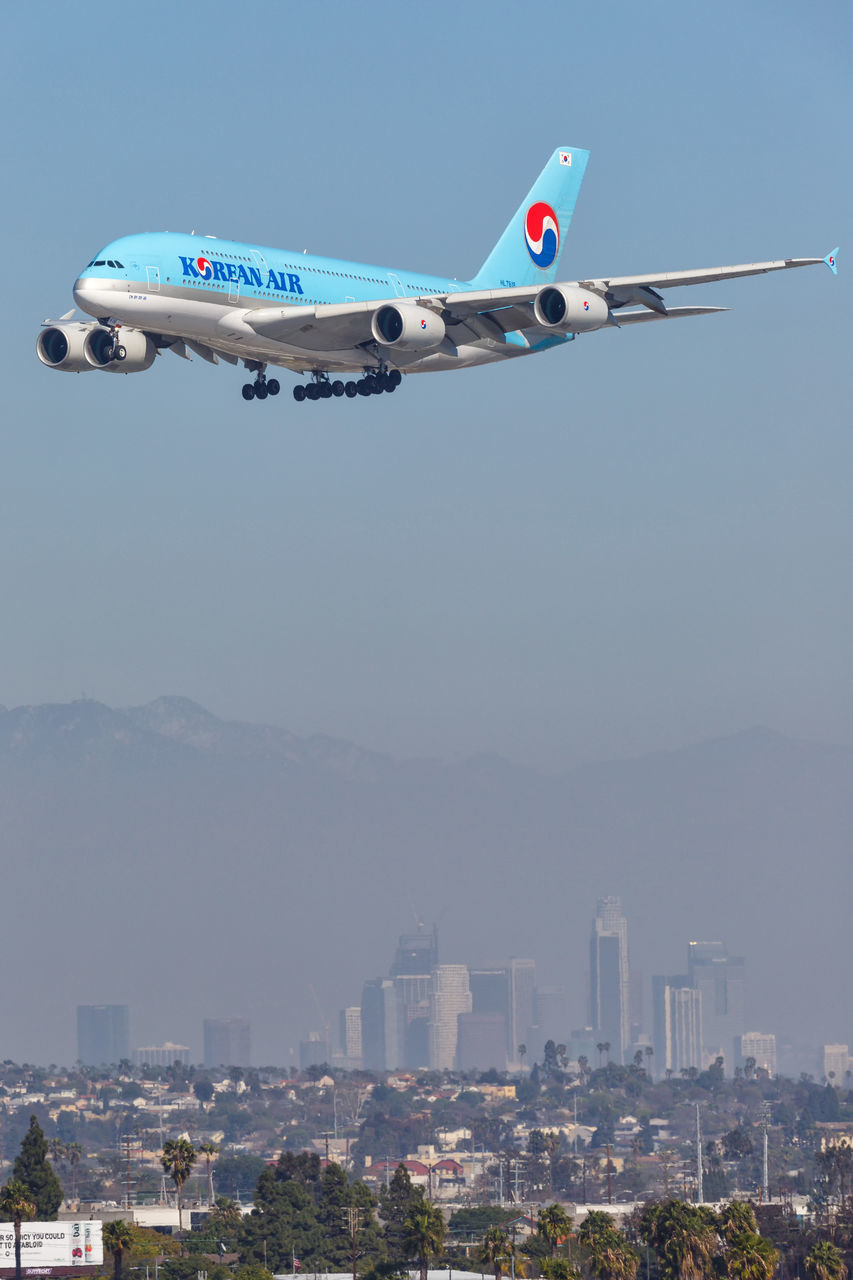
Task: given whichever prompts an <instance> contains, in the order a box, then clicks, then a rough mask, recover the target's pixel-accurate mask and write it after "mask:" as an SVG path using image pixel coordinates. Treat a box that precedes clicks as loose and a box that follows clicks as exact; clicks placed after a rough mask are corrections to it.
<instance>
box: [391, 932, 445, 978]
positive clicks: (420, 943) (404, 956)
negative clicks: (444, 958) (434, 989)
mask: <svg viewBox="0 0 853 1280" xmlns="http://www.w3.org/2000/svg"><path fill="white" fill-rule="evenodd" d="M437 964H438V930H437V929H433V930H432V932H431V933H426V932H425V930H424V929H423V928H420V929H419V930H418V932H417V933H402V934H401V935H400V937H399V939H398V942H397V950H396V952H395V954H394V963H393V964H392V965H391V977H392V978H397V977H399V976H400V975H402V974H421V973H426V974H431V973H432V971H433V969H434V968H435V967H436V965H437Z"/></svg>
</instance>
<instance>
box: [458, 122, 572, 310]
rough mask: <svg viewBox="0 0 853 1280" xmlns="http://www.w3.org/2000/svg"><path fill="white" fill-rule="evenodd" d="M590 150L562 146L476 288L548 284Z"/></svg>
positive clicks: (476, 280)
mask: <svg viewBox="0 0 853 1280" xmlns="http://www.w3.org/2000/svg"><path fill="white" fill-rule="evenodd" d="M588 159H589V152H588V151H579V150H577V149H576V148H574V147H558V149H557V150H556V151H555V152H554V154H553V155H552V156H551V158H550V159H549V161H548V163H547V164H546V165H545V168H544V169H543V170H542V172H541V173H540V175H539V177H538V178H537V179H536V181H535V182H534V184H533V186H532V187H531V188H530V191H529V192H528V193H527V195H526V197H525V198H524V200H523V202H522V204H521V207H520V208H519V210H518V212H517V213H516V215H515V217H514V218H513V219H512V221H511V222H510V224H509V226H508V227H507V229H506V231H505V232H504V233H503V235H502V236H501V238H500V240H499V241H498V242H497V244H496V245H495V247H494V249H493V250H492V252H491V253H490V254H489V256H488V258H487V259H486V261H485V262H484V263H483V265H482V267H481V268H480V270H479V272H478V273H477V275H476V276H475V277H474V279H473V280H472V281H471V284H472V286H473V287H474V288H475V289H499V288H511V287H513V286H514V285H531V284H549V283H550V282H551V281H552V280H556V278H557V268H558V266H559V263H560V254H561V252H562V249H563V241H564V238H565V236H566V233H567V231H568V229H569V224H570V222H571V220H572V214H573V213H574V211H575V201H576V200H577V198H578V192H579V191H580V187H581V183H582V182H583V175H584V171H585V170H586V162H587V160H588Z"/></svg>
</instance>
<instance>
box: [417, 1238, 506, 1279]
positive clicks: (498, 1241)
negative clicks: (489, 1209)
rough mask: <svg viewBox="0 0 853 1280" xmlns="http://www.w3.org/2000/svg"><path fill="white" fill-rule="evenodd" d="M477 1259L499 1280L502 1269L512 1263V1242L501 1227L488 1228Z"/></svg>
mask: <svg viewBox="0 0 853 1280" xmlns="http://www.w3.org/2000/svg"><path fill="white" fill-rule="evenodd" d="M479 1257H480V1262H481V1263H482V1264H483V1265H484V1266H486V1267H491V1269H492V1271H494V1273H495V1280H501V1276H502V1275H503V1270H504V1267H505V1266H508V1265H509V1264H510V1263H511V1262H512V1257H513V1247H512V1241H511V1240H510V1238H509V1236H508V1235H507V1233H506V1232H505V1231H504V1229H503V1227H489V1229H488V1231H487V1232H486V1234H485V1235H484V1236H483V1243H482V1244H481V1246H480V1251H479ZM424 1280H425V1277H424Z"/></svg>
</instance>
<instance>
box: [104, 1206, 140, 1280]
mask: <svg viewBox="0 0 853 1280" xmlns="http://www.w3.org/2000/svg"><path fill="white" fill-rule="evenodd" d="M103 1234H104V1248H105V1249H106V1250H107V1252H108V1253H111V1254H112V1255H113V1276H114V1277H115V1280H121V1266H122V1263H123V1261H124V1253H125V1250H126V1249H128V1250H129V1249H131V1248H132V1247H133V1227H132V1226H131V1225H130V1223H129V1222H125V1220H124V1218H116V1220H115V1222H105V1223H104V1231H103Z"/></svg>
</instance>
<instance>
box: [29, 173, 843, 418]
mask: <svg viewBox="0 0 853 1280" xmlns="http://www.w3.org/2000/svg"><path fill="white" fill-rule="evenodd" d="M588 158H589V157H588V152H586V151H583V150H580V149H579V148H558V149H557V150H556V151H554V152H553V153H552V155H551V156H550V157H549V159H548V161H547V163H546V165H545V168H544V169H543V170H542V172H541V174H540V175H539V177H538V178H537V179H536V182H535V183H534V184H533V187H532V188H531V190H530V191H529V192H528V194H527V197H526V198H525V200H524V201H523V202H522V204H521V205H520V206H519V208H518V210H517V211H516V213H515V215H514V216H513V218H512V219H511V221H510V222H509V225H508V226H507V228H506V230H505V231H504V233H503V235H502V236H501V238H500V239H499V241H498V242H497V244H496V245H495V247H494V249H493V250H492V251H491V253H490V254H489V256H488V257H487V258H486V261H485V262H484V264H483V266H482V267H481V268H480V270H479V272H478V273H477V275H476V276H474V278H473V279H471V280H468V281H464V282H462V281H458V280H452V279H449V278H448V277H446V276H432V275H428V274H426V273H424V272H412V271H404V270H397V269H391V268H388V267H376V266H370V265H368V264H366V263H360V262H345V261H341V260H339V259H336V258H319V257H315V256H313V255H309V254H306V253H294V252H288V251H287V250H284V249H271V248H266V247H263V246H260V245H254V244H243V243H241V242H238V241H232V240H219V239H216V238H214V237H210V236H196V235H187V234H181V233H175V232H156V233H151V234H144V235H131V236H123V237H121V238H120V239H118V240H114V241H112V243H111V244H109V245H107V247H106V248H105V249H102V250H101V252H100V253H99V254H98V255H97V257H96V258H95V259H93V261H92V262H90V263H89V265H88V266H87V267H86V268H85V270H83V271H81V273H80V275H79V276H78V278H77V281H76V283H75V285H74V301H75V303H76V305H77V306H78V307H79V308H80V310H81V311H83V312H85V313H86V314H87V315H88V316H91V317H93V319H92V320H86V321H79V320H74V319H72V315H73V313H69V314H68V315H67V316H63V317H62V319H61V320H59V321H49V322H45V326H44V327H43V329H42V332H41V334H40V335H39V339H38V342H37V347H36V350H37V354H38V357H39V359H40V360H41V361H42V363H43V364H45V365H47V366H48V367H49V368H52V369H59V370H65V371H67V372H86V371H88V370H92V369H101V370H105V371H107V372H111V373H134V372H141V371H142V370H144V369H148V368H150V367H151V365H152V364H153V363H154V360H155V357H156V356H157V355H158V354H159V353H160V352H161V351H163V350H167V349H168V350H171V351H173V352H174V353H175V354H176V355H179V356H183V357H185V358H189V352H193V353H194V354H196V355H198V356H201V357H202V358H203V359H205V360H208V361H210V362H212V363H217V362H218V361H219V360H220V359H224V360H226V361H228V362H230V363H231V364H238V363H240V362H242V363H243V365H244V366H245V368H247V369H249V370H250V371H251V372H252V373H254V374H255V375H256V376H255V381H254V382H253V383H247V384H246V385H245V386H244V387H243V396H244V398H245V399H247V400H252V399H255V398H258V399H266V397H267V395H276V394H277V393H278V391H279V390H280V386H279V383H278V381H277V380H276V379H274V378H270V379H268V378H267V369H268V368H269V367H270V366H280V367H282V368H287V369H291V370H294V371H297V372H302V373H307V374H308V375H309V377H310V379H311V381H310V382H309V384H308V385H307V386H305V387H302V386H297V387H295V388H294V392H293V394H294V397H295V399H297V400H302V399H306V398H308V399H319V398H325V397H327V396H331V395H336V396H341V395H345V394H346V395H348V396H354V395H357V394H361V395H371V394H375V393H378V392H382V391H394V390H395V389H396V387H397V386H399V384H400V381H401V379H402V375H403V374H404V373H419V372H428V371H432V370H442V369H460V368H466V367H469V366H471V365H477V364H485V363H488V362H491V361H495V360H502V359H507V358H512V357H517V356H522V355H530V354H533V353H535V352H540V351H544V350H547V349H549V348H551V347H556V346H561V345H563V344H565V343H567V342H570V341H571V340H572V339H573V338H575V337H576V336H577V335H578V334H582V333H591V332H593V331H595V330H597V329H603V328H605V327H614V328H621V327H623V326H625V325H631V324H637V323H641V322H645V321H649V320H662V319H677V318H682V317H687V316H697V315H705V314H708V313H709V312H712V311H719V310H723V309H724V308H720V307H706V306H687V307H669V306H668V305H666V304H665V302H664V300H663V297H662V294H661V292H660V290H665V289H670V288H674V287H677V286H686V285H696V284H705V283H709V282H713V281H716V280H727V279H734V278H736V277H738V276H750V275H760V274H762V273H764V272H767V271H779V270H782V269H784V268H788V267H801V266H809V265H812V264H816V263H819V262H825V263H826V264H827V265H828V266H829V267H830V268H831V269H832V271H833V272H834V271H835V269H836V267H835V253H832V254H829V255H827V257H826V258H787V259H782V260H777V261H773V262H757V263H745V264H742V265H740V266H736V267H708V268H701V269H699V270H692V271H665V272H659V273H657V274H649V275H636V276H604V277H591V278H588V279H579V280H562V281H560V280H558V278H557V277H558V271H559V265H560V259H561V255H562V251H563V248H564V244H565V240H566V238H567V234H568V230H569V225H570V223H571V219H572V214H573V212H574V207H575V202H576V200H577V196H578V192H579V190H580V186H581V182H582V180H583V175H584V172H585V170H586V164H587V160H588ZM836 252H837V251H836ZM336 374H342V375H344V376H346V377H348V378H350V379H352V378H357V381H353V380H349V381H346V382H344V381H341V380H339V379H335V380H334V381H332V380H331V378H330V375H332V376H334V375H336Z"/></svg>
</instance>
